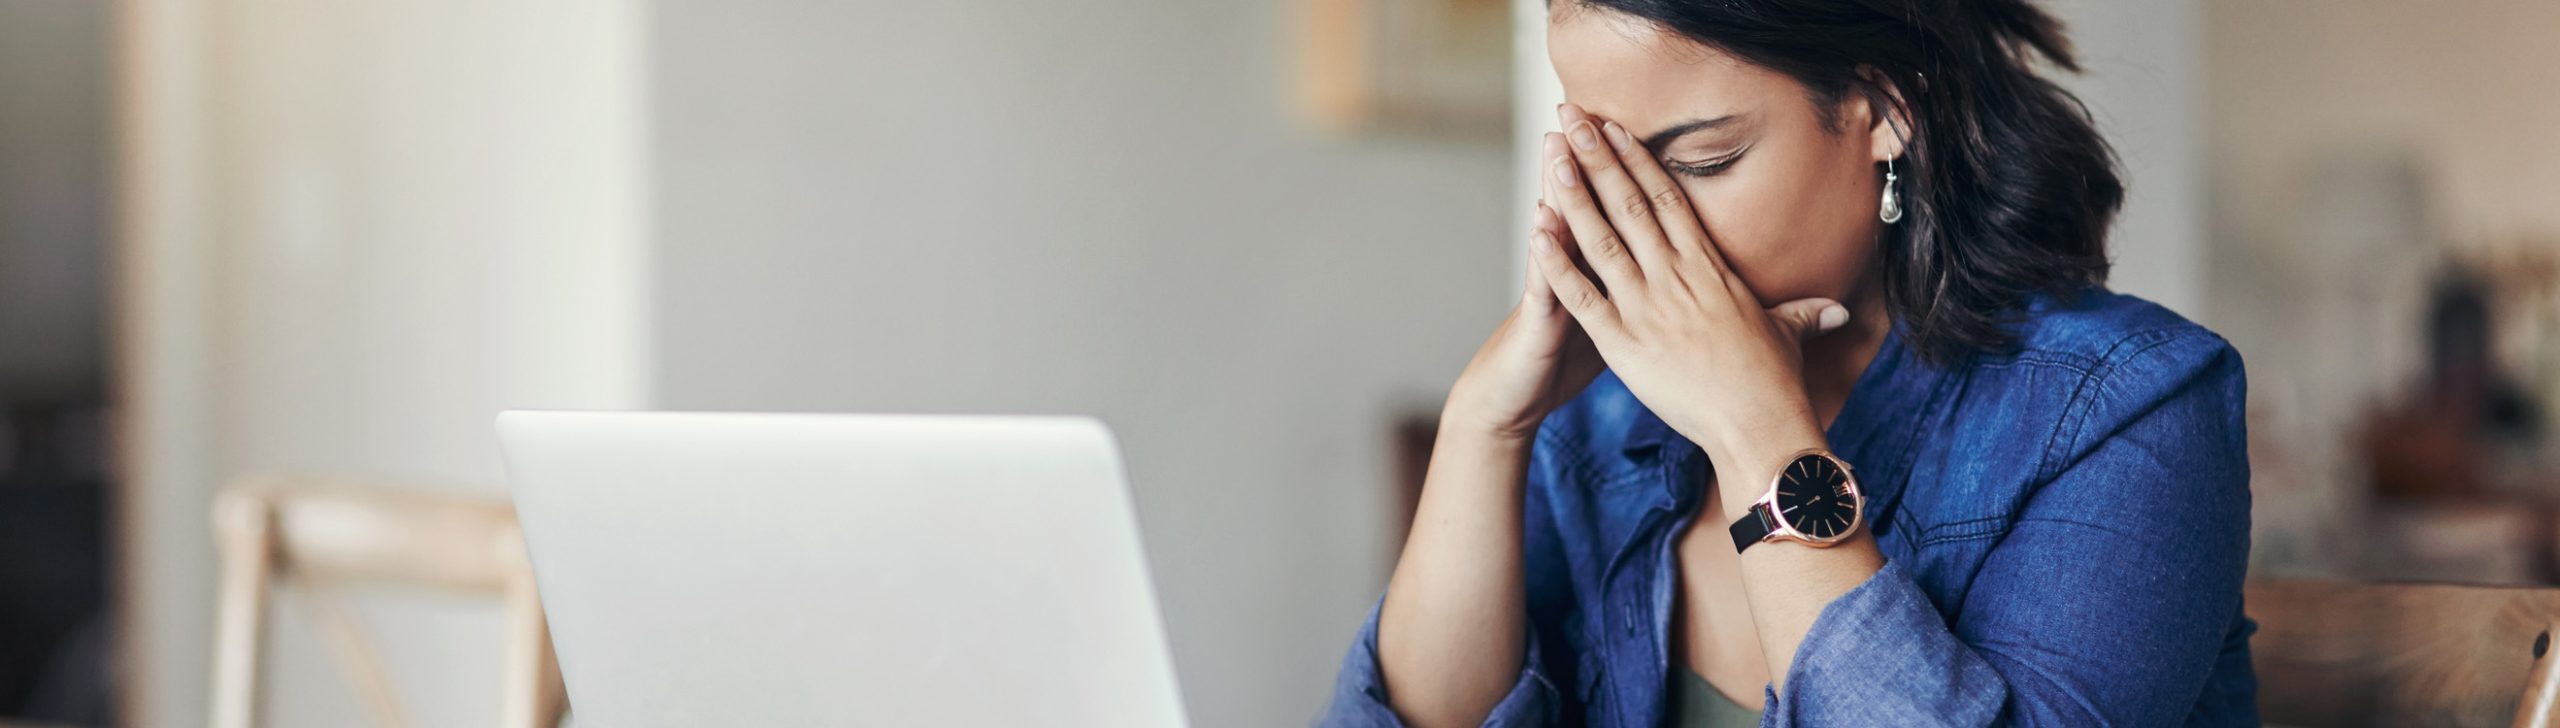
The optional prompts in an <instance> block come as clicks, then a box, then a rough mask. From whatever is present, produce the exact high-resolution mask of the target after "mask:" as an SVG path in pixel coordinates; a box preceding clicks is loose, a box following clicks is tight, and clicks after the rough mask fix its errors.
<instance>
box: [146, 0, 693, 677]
mask: <svg viewBox="0 0 2560 728" xmlns="http://www.w3.org/2000/svg"><path fill="white" fill-rule="evenodd" d="M122 8H123V18H122V22H124V23H125V24H126V26H125V27H124V28H123V30H122V33H123V35H122V36H121V38H120V39H119V40H120V42H121V48H122V50H121V55H120V56H119V62H120V63H121V64H122V65H123V71H122V72H123V74H124V87H123V98H122V100H121V101H122V104H123V109H124V112H125V113H124V115H123V116H122V119H123V123H124V124H125V129H124V134H125V143H126V148H125V150H124V157H123V162H122V165H121V168H120V169H119V172H120V173H121V175H122V177H123V179H124V180H125V183H126V186H125V188H124V194H125V195H126V197H125V200H124V209H125V213H124V215H125V218H124V221H123V225H124V226H125V245H124V248H123V250H122V258H123V261H122V265H123V267H124V271H123V277H122V279H121V280H120V283H121V285H122V286H123V287H122V291H123V292H124V295H123V296H122V301H123V303H124V306H123V309H122V310H121V311H120V318H121V320H122V327H123V329H122V331H121V332H120V335H121V339H122V341H123V346H122V348H121V351H120V352H119V353H120V355H121V356H122V357H123V359H124V361H125V362H127V366H126V368H125V370H124V372H123V375H122V376H123V383H122V384H123V386H124V387H125V407H126V410H127V414H128V415H129V416H128V419H127V425H126V428H125V430H124V432H125V434H126V435H127V438H126V443H125V444H126V447H127V448H128V450H127V451H126V453H125V455H126V462H127V463H128V464H130V465H131V466H132V468H133V469H132V472H130V473H129V475H130V477H131V485H130V487H129V489H128V490H127V493H129V494H130V500H129V507H128V508H127V509H126V510H125V516H126V518H125V520H124V521H123V522H122V523H121V524H120V525H121V526H122V532H123V534H124V536H125V538H126V539H127V541H126V543H127V544H128V546H127V548H126V549H125V550H124V552H123V556H122V559H123V564H124V568H125V569H126V570H127V571H126V575H127V577H128V581H127V582H126V583H127V584H128V586H129V588H130V591H129V593H128V594H127V595H126V596H125V601H124V604H125V605H127V609H128V611H127V613H126V615H125V622H124V624H125V626H126V641H125V644H124V648H125V652H124V654H125V655H127V656H128V657H129V660H130V661H129V662H128V665H129V669H130V672H129V673H128V674H127V685H128V686H129V688H131V690H130V691H129V692H128V693H127V695H126V698H127V700H126V705H127V707H128V709H129V711H130V712H129V715H128V716H127V722H128V724H131V725H146V726H176V725H189V724H200V723H201V722H202V721H203V720H204V719H205V711H206V705H205V696H206V693H207V684H208V682H209V679H210V678H209V674H210V673H209V669H210V667H211V665H212V653H211V651H210V634H209V633H210V631H211V626H212V624H213V616H214V607H213V594H214V587H213V584H214V580H213V575H214V573H215V554H214V552H213V549H212V546H213V541H212V537H211V534H210V532H209V525H208V524H209V522H210V520H211V515H210V509H209V505H210V499H211V497H212V494H213V493H214V492H215V490H216V489H218V488H219V487H221V486H222V485H223V484H224V483H225V482H227V481H229V480H231V479H233V478H236V477H238V476H241V475H243V474H248V473H252V472H271V471H307V472H323V473H350V474H358V475H365V476H379V477H384V478H393V479H401V480H409V481H415V482H419V483H422V484H426V485H429V486H435V487H449V488H456V489H463V490H469V491H477V492H485V493H488V494H491V495H501V494H503V493H504V487H505V486H504V482H505V481H504V475H505V473H504V468H503V467H502V465H501V463H500V462H499V461H498V458H497V451H496V446H495V443H494V442H492V441H491V439H490V434H489V426H490V418H491V417H492V415H493V414H494V413H495V412H496V411H497V410H498V409H500V408H505V407H528V406H533V407H640V406H645V405H647V404H648V402H649V395H650V386H651V382H650V379H649V377H650V374H651V372H650V369H649V368H648V362H649V358H648V354H649V345H648V343H647V342H648V336H649V335H650V331H649V322H648V320H647V318H646V317H647V313H648V311H649V308H648V306H647V300H646V297H645V291H646V286H647V283H648V281H647V277H648V274H647V268H646V261H647V257H646V254H647V250H646V248H645V246H644V243H645V237H644V233H645V230H646V225H647V223H648V220H647V218H646V216H645V215H644V214H643V212H642V211H643V209H644V205H645V204H646V200H645V198H644V197H645V194H646V192H645V190H646V189H647V188H646V185H645V182H646V180H647V172H648V169H647V167H646V165H645V164H644V159H645V158H646V157H645V155H646V154H647V149H646V146H645V145H646V140H645V139H644V136H643V134H644V130H645V126H644V125H643V121H644V118H643V114H642V108H643V107H642V101H641V98H642V97H641V94H642V90H643V79H642V78H641V76H640V74H641V73H642V71H643V69H644V68H645V65H644V64H643V61H644V59H643V57H642V55H641V53H642V48H643V36H642V28H643V26H642V20H643V18H642V9H641V7H640V6H639V5H638V4H636V3H632V2H624V1H620V0H563V1H557V2H543V3H535V4H524V3H514V2H498V1H489V0H465V1H461V2H454V1H450V0H439V1H437V2H369V3H341V2H330V1H326V0H252V1H248V2H225V3H218V4H217V3H203V2H175V1H173V2H129V3H125V4H124V5H123V6H122ZM349 601H350V603H351V606H353V607H355V608H356V610H357V611H356V614H357V616H358V617H359V619H360V621H361V622H362V623H363V624H364V625H365V626H366V627H367V628H368V630H369V631H370V632H371V633H372V635H373V636H374V640H375V644H376V647H377V648H378V649H379V651H380V653H381V656H382V658H383V661H384V663H385V664H386V668H387V670H388V672H389V673H390V675H391V677H392V679H393V681H394V683H395V687H397V688H398V689H399V690H400V692H401V693H402V697H403V700H404V703H405V705H406V707H407V708H408V709H409V714H410V715H411V717H412V718H413V720H415V721H416V722H417V724H419V725H472V724H483V723H486V722H487V721H488V720H490V719H491V718H492V717H494V716H495V715H496V714H497V713H496V711H497V705H498V699H497V686H498V682H497V681H498V675H497V670H496V667H497V665H498V664H499V663H498V658H499V641H498V638H497V635H498V634H499V629H500V626H499V625H500V622H499V619H498V611H497V609H496V608H495V607H494V605H481V604H478V603H475V602H471V601H467V600H463V599H458V598H452V597H446V596H443V595H438V594H433V593H413V592H400V593H396V594H385V593H379V592H356V593H353V594H350V595H349ZM300 606H302V604H301V603H299V602H296V601H295V600H291V599H279V600H278V601H277V605H276V613H277V614H278V617H277V619H276V630H275V632H276V637H275V640H274V643H273V650H274V656H273V658H272V659H270V660H269V661H268V663H269V665H270V669H271V670H272V671H273V675H274V678H273V680H271V681H270V682H269V683H268V685H269V686H270V690H269V693H270V695H272V696H273V697H274V699H273V700H271V701H270V702H269V703H268V710H267V713H268V715H269V716H271V718H272V722H271V723H270V724H271V725H280V726H294V725H302V726H323V725H347V724H349V722H350V721H352V720H354V718H353V716H356V715H361V714H362V713H361V712H360V711H358V710H357V707H356V706H357V702H356V697H355V693H354V691H353V690H351V689H350V686H349V684H348V683H347V681H346V680H345V679H344V678H343V676H341V675H339V674H338V673H336V671H335V668H334V663H333V662H331V661H330V659H329V655H328V653H327V652H326V651H325V649H324V648H323V647H322V646H320V643H319V642H318V641H317V638H316V637H315V634H316V633H315V630H314V628H313V627H312V624H313V621H312V620H311V619H310V615H309V614H307V613H304V612H300V611H298V608H299V607H300Z"/></svg>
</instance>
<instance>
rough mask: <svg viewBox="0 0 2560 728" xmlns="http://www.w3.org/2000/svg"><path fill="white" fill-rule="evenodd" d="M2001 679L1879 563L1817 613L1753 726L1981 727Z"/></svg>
mask: <svg viewBox="0 0 2560 728" xmlns="http://www.w3.org/2000/svg"><path fill="white" fill-rule="evenodd" d="M2005 693H2006V690H2005V688H2004V687H2003V684H2002V680H2001V678H2000V674H1999V673H1998V672H1996V671H1994V670H1992V668H1991V665H1990V664H1989V663H1987V662H1984V661H1983V660H1982V658H1981V656H1979V655H1976V654H1974V652H1973V650H1972V648H1970V647H1968V646H1966V645H1965V644H1964V643H1963V642H1961V641H1959V640H1957V639H1956V637H1955V635H1954V634H1953V633H1951V632H1949V631H1948V630H1947V624H1946V621H1945V618H1944V617H1942V616H1940V615H1939V613H1938V610H1937V608H1936V607H1935V606H1932V605H1931V604H1930V602H1929V597H1928V595H1927V594H1924V593H1922V592H1921V591H1920V586H1919V585H1918V584H1916V583H1913V582H1912V581H1911V577H1910V576H1909V575H1908V574H1906V573H1904V572H1903V570H1902V568H1901V567H1900V566H1899V565H1896V564H1895V563H1893V562H1890V561H1888V562H1885V565H1884V568H1882V569H1879V570H1877V571H1876V573H1875V574H1874V575H1872V576H1869V577H1867V580H1866V581H1865V582H1863V583H1860V584H1859V585H1858V586H1857V588H1855V589H1851V590H1849V593H1847V594H1843V595H1841V596H1840V598H1839V599H1835V600H1832V602H1831V604H1830V605H1829V606H1826V607H1823V609H1822V614H1821V615H1820V616H1818V617H1816V618H1815V619H1814V623H1813V627H1812V629H1810V630H1809V631H1807V632H1806V633H1805V636H1804V642H1802V643H1800V644H1798V645H1797V646H1796V656H1795V664H1794V665H1792V666H1791V667H1789V668H1788V669H1787V680H1786V687H1785V688H1784V689H1783V690H1781V689H1774V688H1773V689H1769V690H1768V692H1767V697H1766V700H1767V702H1765V703H1763V704H1764V705H1767V706H1769V708H1770V710H1768V711H1766V712H1765V713H1764V714H1763V715H1762V718H1761V725H1763V726H1771V727H1773V728H1774V727H1783V726H1793V725H1797V724H1799V723H1802V724H1806V725H1907V726H1928V725H1988V724H1990V723H1991V721H1992V719H1994V718H1996V717H1998V715H1999V712H2000V707H2001V704H2002V703H2003V702H2004V697H2003V696H2004V695H2005Z"/></svg>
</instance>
